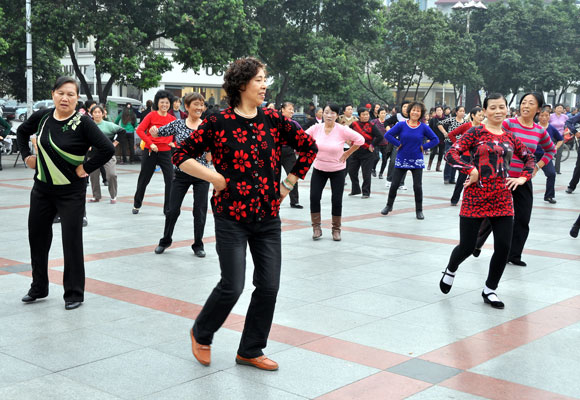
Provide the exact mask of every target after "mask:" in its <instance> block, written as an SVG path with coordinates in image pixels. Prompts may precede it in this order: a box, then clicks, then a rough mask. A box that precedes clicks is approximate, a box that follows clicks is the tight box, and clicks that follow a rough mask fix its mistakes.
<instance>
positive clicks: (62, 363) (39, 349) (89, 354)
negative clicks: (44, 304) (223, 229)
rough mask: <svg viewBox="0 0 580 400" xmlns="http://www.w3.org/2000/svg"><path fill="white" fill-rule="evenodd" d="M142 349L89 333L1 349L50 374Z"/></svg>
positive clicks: (84, 330)
mask: <svg viewBox="0 0 580 400" xmlns="http://www.w3.org/2000/svg"><path fill="white" fill-rule="evenodd" d="M137 348H138V346H137V345H135V344H133V343H130V342H126V341H123V340H118V339H115V338H113V337H111V336H107V335H104V334H101V333H98V332H94V331H92V330H87V329H77V330H74V331H70V332H63V333H60V334H58V335H48V336H45V337H44V338H37V339H34V340H32V341H29V342H25V343H21V344H20V345H18V346H6V347H2V348H0V351H2V352H3V353H5V354H8V355H11V356H13V357H16V358H18V359H20V360H24V361H27V362H29V363H31V364H34V365H37V366H40V367H42V368H45V369H47V370H50V371H54V372H56V371H61V370H64V369H67V368H73V367H76V366H78V365H83V364H87V363H90V362H93V361H96V360H100V359H103V358H107V357H111V356H115V355H118V354H122V353H126V352H129V351H132V350H135V349H137Z"/></svg>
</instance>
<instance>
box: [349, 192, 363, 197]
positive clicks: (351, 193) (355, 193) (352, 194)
mask: <svg viewBox="0 0 580 400" xmlns="http://www.w3.org/2000/svg"><path fill="white" fill-rule="evenodd" d="M357 194H361V192H350V193H349V194H348V195H349V196H356V195H357Z"/></svg>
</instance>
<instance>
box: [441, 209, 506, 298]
mask: <svg viewBox="0 0 580 400" xmlns="http://www.w3.org/2000/svg"><path fill="white" fill-rule="evenodd" d="M485 220H486V221H488V222H489V225H490V227H491V230H493V238H494V245H493V247H494V250H493V255H492V256H491V261H490V262H489V272H488V275H487V280H486V281H485V285H486V286H487V287H488V288H490V289H493V290H495V289H497V286H498V284H499V281H500V279H501V276H502V275H503V271H504V269H505V265H506V263H507V260H508V253H509V250H510V242H511V232H512V226H513V217H492V218H486V219H485ZM483 221H484V218H467V217H460V218H459V244H458V245H457V246H456V247H455V248H454V249H453V251H452V252H451V257H450V258H449V264H448V265H447V268H448V269H449V271H451V272H455V271H457V269H458V268H459V265H460V264H461V263H462V262H463V261H465V260H466V259H467V257H469V256H470V255H471V254H472V253H473V250H474V249H475V245H476V242H477V235H478V232H479V229H480V226H481V224H482V223H483Z"/></svg>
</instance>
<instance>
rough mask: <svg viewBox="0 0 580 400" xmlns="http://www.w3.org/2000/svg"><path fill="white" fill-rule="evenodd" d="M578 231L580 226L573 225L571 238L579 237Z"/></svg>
mask: <svg viewBox="0 0 580 400" xmlns="http://www.w3.org/2000/svg"><path fill="white" fill-rule="evenodd" d="M578 231H580V225H576V224H574V225H572V229H570V236H572V237H573V238H577V237H578Z"/></svg>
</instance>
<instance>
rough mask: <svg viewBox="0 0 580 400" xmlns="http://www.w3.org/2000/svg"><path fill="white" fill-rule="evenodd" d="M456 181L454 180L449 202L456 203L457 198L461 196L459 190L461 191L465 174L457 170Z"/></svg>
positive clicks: (465, 177)
mask: <svg viewBox="0 0 580 400" xmlns="http://www.w3.org/2000/svg"><path fill="white" fill-rule="evenodd" d="M457 174H458V177H457V181H455V189H454V190H453V195H452V196H451V202H452V203H457V202H459V198H460V197H461V192H462V191H463V184H464V183H465V180H466V179H467V174H463V173H461V172H458V173H457Z"/></svg>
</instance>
